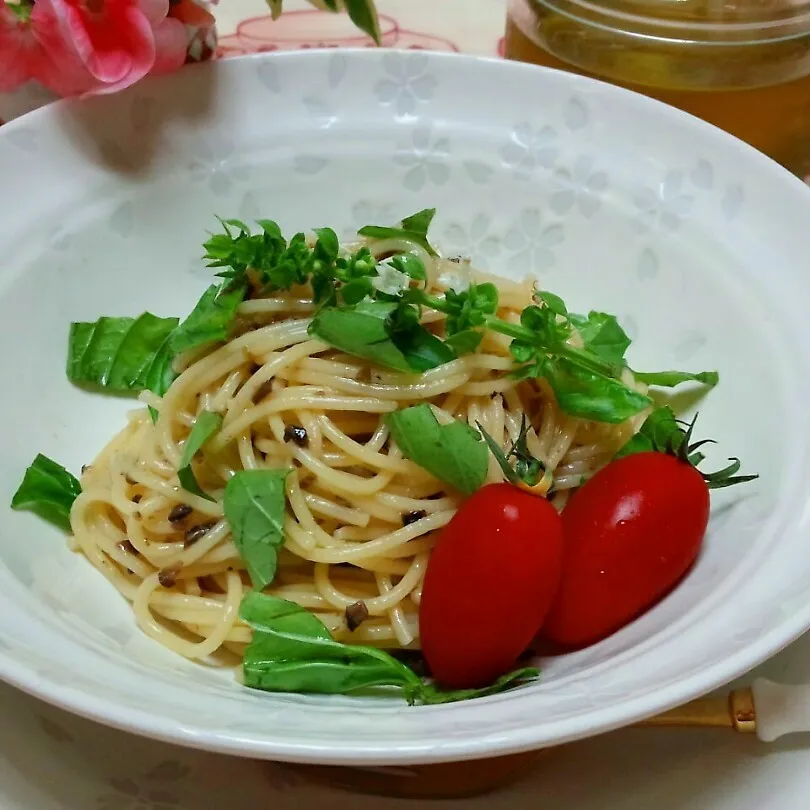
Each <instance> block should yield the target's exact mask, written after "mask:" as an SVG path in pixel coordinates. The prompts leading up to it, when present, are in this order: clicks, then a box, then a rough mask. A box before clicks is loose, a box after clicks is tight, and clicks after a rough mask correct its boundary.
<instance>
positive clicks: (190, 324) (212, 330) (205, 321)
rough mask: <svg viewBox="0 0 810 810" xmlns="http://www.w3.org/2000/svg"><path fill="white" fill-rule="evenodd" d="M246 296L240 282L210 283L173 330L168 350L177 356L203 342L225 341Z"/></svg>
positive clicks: (245, 286) (245, 291)
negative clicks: (186, 316) (189, 312)
mask: <svg viewBox="0 0 810 810" xmlns="http://www.w3.org/2000/svg"><path fill="white" fill-rule="evenodd" d="M246 293H247V285H246V284H243V283H229V284H222V285H217V284H212V285H211V286H210V287H209V288H208V289H207V290H206V291H205V292H204V293H203V295H202V298H200V300H199V301H198V302H197V304H196V305H195V307H194V309H193V310H192V311H191V314H190V315H189V316H188V318H186V319H185V320H184V321H183V322H182V323H181V324H180V326H178V327H177V329H175V330H174V334H173V335H172V336H171V339H170V341H169V345H170V346H171V350H172V351H173V352H175V353H176V354H180V353H181V352H185V351H188V350H189V349H193V348H195V347H197V346H202V345H203V344H205V343H212V342H213V341H216V340H226V339H227V338H228V334H229V332H230V329H231V325H232V324H233V322H234V319H235V318H236V311H237V309H238V308H239V305H240V304H241V303H242V301H244V300H245V294H246Z"/></svg>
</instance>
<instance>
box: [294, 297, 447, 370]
mask: <svg viewBox="0 0 810 810" xmlns="http://www.w3.org/2000/svg"><path fill="white" fill-rule="evenodd" d="M402 311H403V310H402V309H401V307H400V306H399V305H398V304H397V303H394V302H389V301H361V302H360V303H359V304H356V305H354V306H348V307H324V308H323V309H322V310H321V311H320V312H319V313H318V314H317V315H316V316H315V317H314V318H313V319H312V322H311V323H310V325H309V330H308V331H309V334H310V335H312V336H313V337H316V338H318V339H319V340H322V341H324V342H325V343H328V344H329V345H330V346H334V347H335V348H337V349H340V350H341V351H344V352H347V353H348V354H353V355H355V356H356V357H363V358H365V359H366V360H371V361H372V362H373V363H377V364H379V365H381V366H386V367H388V368H393V369H395V370H397V371H405V372H413V371H427V370H428V369H431V368H435V367H436V366H440V365H442V364H444V363H447V362H449V361H450V360H454V359H455V356H456V355H455V352H454V351H453V350H452V349H451V348H450V347H449V346H447V345H446V344H445V343H444V342H443V341H442V340H441V339H440V338H437V337H436V336H435V335H433V334H431V333H430V332H428V330H427V329H425V328H424V327H423V326H422V325H421V324H419V322H418V320H416V321H409V320H407V319H406V320H405V321H403V320H401V319H399V320H398V319H397V318H396V317H395V316H396V315H397V314H398V313H401V312H402Z"/></svg>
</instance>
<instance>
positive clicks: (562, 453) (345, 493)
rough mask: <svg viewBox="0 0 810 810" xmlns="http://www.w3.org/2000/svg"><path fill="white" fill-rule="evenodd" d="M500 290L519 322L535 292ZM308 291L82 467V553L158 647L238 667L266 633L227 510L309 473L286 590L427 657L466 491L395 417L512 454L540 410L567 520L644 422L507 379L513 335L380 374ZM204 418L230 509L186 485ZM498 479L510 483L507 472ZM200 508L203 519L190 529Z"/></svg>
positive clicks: (441, 280) (283, 571)
mask: <svg viewBox="0 0 810 810" xmlns="http://www.w3.org/2000/svg"><path fill="white" fill-rule="evenodd" d="M372 249H373V250H375V251H376V252H377V253H378V255H379V254H381V253H384V252H386V251H392V250H403V249H406V250H412V251H416V252H417V253H419V255H420V256H421V258H422V259H423V261H424V262H425V264H426V266H427V267H428V279H429V284H430V287H431V290H432V291H433V292H435V293H437V294H441V293H442V292H443V291H444V290H445V289H446V288H447V287H448V286H449V285H451V284H464V283H467V282H468V281H469V275H470V271H469V268H468V267H467V265H466V264H465V263H463V262H462V263H456V262H450V261H448V260H444V259H432V258H431V257H430V256H428V255H427V254H426V253H425V252H424V251H423V250H421V249H417V248H416V247H415V246H414V245H411V244H409V243H401V242H396V243H393V242H379V243H376V244H375V245H372ZM476 280H478V281H481V280H482V277H481V276H480V274H477V275H476ZM497 283H498V286H499V289H500V302H501V308H500V310H499V313H498V314H499V315H500V317H502V318H504V319H506V320H508V321H515V322H516V321H517V320H518V317H519V312H520V310H521V309H523V308H524V307H525V306H526V305H527V304H528V303H530V300H531V294H532V283H531V281H530V280H527V281H526V282H523V283H515V282H509V281H504V280H500V279H499V280H497ZM306 292H307V291H306V290H304V289H299V290H295V291H292V292H291V293H289V294H286V295H283V294H281V295H280V294H274V295H273V297H270V298H254V299H251V300H248V301H245V302H244V303H243V304H242V305H241V309H240V318H241V319H242V321H243V323H242V324H241V326H242V327H243V328H239V329H237V330H236V332H237V334H238V337H235V338H233V339H232V340H230V341H228V342H227V343H224V344H221V345H216V346H214V347H213V348H210V347H209V348H208V349H207V350H204V351H199V350H198V351H195V352H193V353H189V354H187V355H186V356H184V357H181V358H179V362H178V363H177V370H178V371H179V372H180V375H179V377H178V378H177V379H176V380H175V382H174V383H173V384H172V386H171V388H170V389H169V391H168V392H167V393H166V395H165V397H163V399H162V400H161V399H160V398H159V397H157V396H155V395H154V394H151V393H149V392H146V393H145V394H144V395H143V397H142V400H143V402H144V403H145V404H148V405H149V406H151V407H153V408H155V409H156V410H157V411H158V412H159V418H158V420H157V423H156V424H153V423H152V421H151V419H150V416H149V414H148V411H147V410H146V409H145V408H144V409H143V410H140V411H137V412H135V413H133V414H131V415H130V418H129V421H128V424H127V425H126V427H125V428H124V429H123V430H122V431H121V432H120V433H119V434H118V435H117V436H116V437H115V438H114V439H113V440H112V441H111V442H110V443H109V445H107V447H105V448H104V450H103V451H102V452H101V454H100V455H99V457H98V458H97V459H96V461H95V462H94V463H93V464H92V465H90V466H89V467H88V468H87V469H86V470H85V471H84V473H83V477H82V494H81V495H80V496H79V497H78V498H77V499H76V502H75V505H74V507H73V511H72V515H71V523H72V528H73V532H74V539H73V540H72V542H73V544H74V545H75V547H76V548H78V549H80V550H81V551H82V552H83V553H84V554H85V555H86V556H87V558H88V559H89V560H90V561H91V562H92V563H93V565H95V566H96V567H97V568H98V569H99V570H101V572H102V573H103V574H104V575H105V576H106V577H107V578H108V579H109V580H110V581H111V582H112V583H113V584H114V585H115V586H116V587H117V588H118V589H119V590H120V591H121V593H122V594H123V595H124V596H125V597H126V598H127V599H129V600H130V601H131V602H132V603H133V608H134V612H135V616H136V619H137V621H138V623H139V625H140V626H141V627H142V628H143V630H144V631H145V632H146V633H147V634H148V635H150V636H151V637H152V638H154V639H156V640H157V641H159V642H160V643H162V644H165V645H166V646H167V647H169V648H171V649H172V650H174V651H176V652H178V653H180V654H181V655H184V656H187V657H189V658H207V657H208V656H210V655H211V654H212V653H215V652H217V651H218V650H221V649H225V650H228V651H229V652H231V653H236V654H237V655H238V654H239V652H240V651H241V650H242V649H243V648H244V645H245V643H246V642H247V641H248V640H249V638H250V631H249V629H248V628H247V627H245V626H244V625H242V624H241V623H240V621H239V619H238V606H239V602H240V600H241V598H242V595H243V593H244V591H245V589H246V588H249V580H248V578H247V574H246V572H245V569H244V566H243V564H242V562H241V561H240V559H239V555H238V553H237V551H236V548H235V546H234V544H233V541H232V539H231V535H230V529H229V526H228V523H227V521H226V520H225V519H224V512H223V506H222V494H223V490H224V486H225V483H226V482H227V480H228V479H229V478H230V476H231V475H233V473H234V472H235V471H238V470H242V469H262V468H266V467H280V466H281V467H286V468H290V469H291V470H292V472H291V474H290V475H289V476H288V478H287V484H286V495H287V515H286V519H285V525H284V530H285V547H284V549H283V550H282V552H281V554H280V555H279V566H278V572H277V576H276V579H275V581H274V583H273V584H272V585H271V586H270V587H269V588H268V591H269V592H270V593H273V594H277V595H278V596H281V597H284V598H286V599H290V600H292V601H294V602H297V603H299V604H300V605H302V606H304V607H306V608H307V609H309V610H312V611H314V612H315V613H316V614H317V615H318V616H319V617H320V618H321V619H322V620H323V621H324V623H325V624H326V625H327V626H328V627H329V628H330V629H331V630H332V631H333V632H334V634H335V636H336V638H338V639H340V640H344V641H351V642H358V643H365V644H373V645H379V646H382V647H411V648H413V647H418V645H419V623H418V606H419V600H420V595H421V589H422V579H423V576H424V572H425V568H426V567H427V564H428V560H429V557H430V550H431V548H432V546H433V544H434V542H435V541H436V537H437V534H438V533H439V531H440V530H441V528H442V527H443V526H445V525H446V524H447V522H448V521H449V520H450V519H451V518H452V516H453V514H454V513H455V510H456V509H457V508H458V506H459V504H460V502H461V496H460V495H459V493H457V492H455V491H453V490H451V489H450V488H448V487H447V486H446V485H444V484H443V483H442V482H441V481H439V480H437V479H435V478H434V477H432V476H431V475H430V474H429V473H427V472H426V471H425V470H424V469H422V468H421V467H419V466H417V465H416V464H414V463H413V462H412V461H409V460H407V459H405V458H403V457H402V454H401V453H400V452H399V450H398V449H397V447H396V446H395V444H394V443H393V441H392V440H391V439H390V437H389V434H388V429H387V427H386V426H385V423H384V417H385V415H386V414H387V413H390V412H392V411H394V410H397V409H399V408H403V407H407V406H409V405H413V404H417V403H421V402H428V403H430V404H431V406H432V407H433V408H434V412H435V414H436V416H437V418H438V419H439V421H440V422H448V421H450V420H451V419H453V418H456V419H461V420H464V421H466V422H468V423H469V424H471V425H473V426H475V425H476V423H480V424H481V425H482V426H483V427H484V428H485V429H486V430H487V431H488V432H489V433H490V435H492V436H493V437H494V438H495V440H496V441H497V442H498V443H500V444H501V445H502V446H504V447H508V446H510V445H511V443H512V442H513V441H514V440H515V439H516V438H517V436H518V433H519V431H520V427H521V421H522V418H523V416H524V414H525V416H526V418H527V420H528V423H529V424H530V425H531V429H530V430H529V432H528V435H527V444H528V448H529V450H530V452H531V453H532V454H533V455H534V456H536V457H537V458H538V459H540V460H541V461H542V462H543V463H544V464H545V465H546V467H547V469H550V470H552V471H553V473H554V486H553V490H552V492H553V494H552V495H551V496H550V497H551V498H552V502H553V503H554V504H555V505H556V506H557V507H558V508H562V506H563V505H564V503H565V500H566V499H567V497H568V493H569V491H570V490H571V489H573V488H575V487H577V486H579V485H580V484H581V483H582V482H583V481H584V480H586V479H588V478H589V477H590V476H592V475H593V474H594V472H595V471H596V470H598V469H599V468H600V467H601V466H602V465H604V464H605V463H606V462H607V461H608V460H609V459H610V457H611V455H612V454H613V453H614V452H615V450H616V449H617V448H618V447H620V446H621V444H622V443H623V442H624V441H626V439H627V438H628V437H629V436H630V435H632V433H634V432H635V430H637V429H638V426H639V425H640V423H641V421H643V418H644V414H640V415H639V416H638V417H636V418H634V419H633V420H630V421H628V422H627V423H625V424H622V425H618V426H611V425H604V424H597V423H591V422H586V421H582V420H578V419H574V418H571V417H568V416H566V415H564V414H563V413H561V412H560V410H559V408H558V407H557V405H556V403H555V401H554V398H553V396H552V394H551V391H550V389H549V388H548V385H547V384H546V383H545V382H544V381H537V380H528V381H523V382H517V381H516V380H514V379H512V378H510V377H509V376H507V373H508V371H509V369H510V368H511V367H512V361H511V358H510V356H509V352H508V339H504V338H503V336H501V335H496V334H487V335H486V337H485V339H484V340H483V341H482V343H481V346H480V347H479V349H478V351H477V352H476V353H475V354H472V355H468V356H465V357H462V358H460V359H457V360H454V361H453V362H451V363H448V364H446V365H444V366H441V367H439V368H436V369H433V370H431V371H428V372H426V373H424V374H421V375H408V374H401V373H397V372H394V371H391V370H388V369H382V368H378V367H375V366H373V365H371V364H370V363H368V362H366V361H364V360H361V359H359V358H356V357H349V356H347V355H345V354H343V353H341V352H339V351H337V350H335V349H333V348H331V347H329V346H327V345H326V344H324V343H321V342H319V341H317V340H312V339H311V338H310V337H309V335H308V334H307V325H308V322H309V321H308V318H307V316H308V315H309V314H310V313H311V312H312V306H311V304H310V303H309V299H308V297H307V295H306ZM430 322H431V323H432V324H433V326H432V327H431V328H435V329H437V330H439V331H440V330H441V329H442V328H443V325H442V323H443V316H441V315H439V316H438V317H436V313H432V314H431V320H430ZM627 382H628V383H630V384H634V383H633V381H632V379H631V378H630V379H628V380H627ZM637 387H638V388H639V389H640V390H642V387H641V386H637ZM203 410H213V411H216V412H218V413H220V414H221V415H222V416H223V424H222V429H221V431H220V432H219V433H218V434H217V435H215V436H214V437H213V438H212V439H211V441H210V442H209V443H208V444H207V445H206V446H205V448H204V449H203V451H202V453H201V455H200V458H201V460H200V462H199V463H195V472H196V475H197V478H198V479H199V480H200V482H201V484H202V485H203V487H204V488H205V490H206V491H207V492H209V493H211V494H212V495H213V496H214V497H215V500H213V501H209V500H207V499H205V498H202V497H199V496H197V495H193V494H191V493H189V492H187V491H185V490H184V489H182V488H181V486H180V483H179V481H178V478H177V468H178V464H179V463H180V459H181V456H182V453H183V445H184V442H185V441H186V439H187V438H188V435H189V432H190V430H191V428H192V427H193V425H194V422H195V419H196V417H197V415H198V414H199V413H200V412H201V411H203ZM290 426H298V427H301V428H303V429H304V430H305V431H306V441H305V442H302V443H301V445H302V446H299V444H296V443H295V442H293V441H287V440H285V431H286V429H287V428H288V427H290ZM487 480H488V481H490V482H497V481H501V480H503V473H502V471H501V469H500V468H499V467H498V465H497V464H496V463H495V461H494V460H493V461H492V462H491V464H490V466H489V470H488V473H487ZM183 504H185V505H187V507H190V513H189V514H187V515H186V516H185V517H183V518H182V520H179V521H178V520H177V519H176V512H177V507H178V506H180V505H183ZM172 510H175V518H174V520H170V518H169V516H170V514H171V513H172ZM183 511H186V512H188V511H189V509H185V510H183ZM189 538H193V542H192V541H190V539H189ZM360 600H362V601H363V602H364V603H365V606H366V608H367V610H368V618H367V619H366V620H365V621H364V622H363V623H362V624H361V626H360V627H358V628H356V629H355V630H354V631H350V630H349V628H348V626H347V623H346V620H345V611H346V608H347V607H348V606H350V605H352V604H353V603H355V602H357V601H360ZM471 631H473V629H472V628H471Z"/></svg>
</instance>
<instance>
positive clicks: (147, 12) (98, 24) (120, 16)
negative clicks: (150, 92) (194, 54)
mask: <svg viewBox="0 0 810 810" xmlns="http://www.w3.org/2000/svg"><path fill="white" fill-rule="evenodd" d="M40 3H44V4H45V5H46V6H49V7H50V9H51V11H52V13H53V15H54V17H55V18H56V20H57V21H58V23H59V27H60V29H61V31H62V33H63V35H64V37H65V39H66V40H68V41H69V42H70V44H71V45H72V47H73V48H74V49H75V51H76V53H78V55H79V58H80V59H81V60H82V62H83V63H84V65H85V67H86V68H87V70H88V71H89V73H90V75H91V76H92V77H93V78H94V79H95V80H96V81H97V82H98V86H97V87H96V88H95V89H94V90H93V91H92V92H96V93H113V92H115V91H116V90H122V89H123V88H125V87H129V86H130V85H131V84H134V83H135V82H137V81H140V80H141V79H142V78H143V77H144V76H146V74H147V73H150V72H152V71H153V70H154V71H155V72H162V71H166V70H172V69H175V68H179V67H180V66H181V65H182V64H183V62H184V61H185V58H186V33H185V28H184V26H183V24H182V23H181V22H180V21H179V20H175V19H171V18H168V17H167V15H168V13H169V0H37V2H36V5H39V4H40Z"/></svg>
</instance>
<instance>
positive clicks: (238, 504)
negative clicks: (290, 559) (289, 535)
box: [223, 470, 290, 591]
mask: <svg viewBox="0 0 810 810" xmlns="http://www.w3.org/2000/svg"><path fill="white" fill-rule="evenodd" d="M289 472H290V471H289V470H242V471H240V472H237V473H235V474H234V475H233V477H232V478H231V480H230V481H228V484H227V486H226V487H225V500H224V504H223V505H224V508H225V517H226V518H227V520H228V523H229V524H230V527H231V533H232V535H233V542H234V545H235V546H236V550H237V551H238V552H239V556H240V557H241V558H242V561H243V562H244V563H245V566H246V567H247V570H248V573H249V574H250V581H251V582H252V583H253V587H254V588H255V589H256V590H257V591H260V590H262V588H264V587H265V586H267V585H269V584H270V583H271V582H272V581H273V578H274V577H275V575H276V565H277V563H278V549H279V548H280V547H281V545H282V544H283V543H284V509H285V504H286V498H285V494H284V481H285V479H286V478H287V476H288V475H289Z"/></svg>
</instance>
